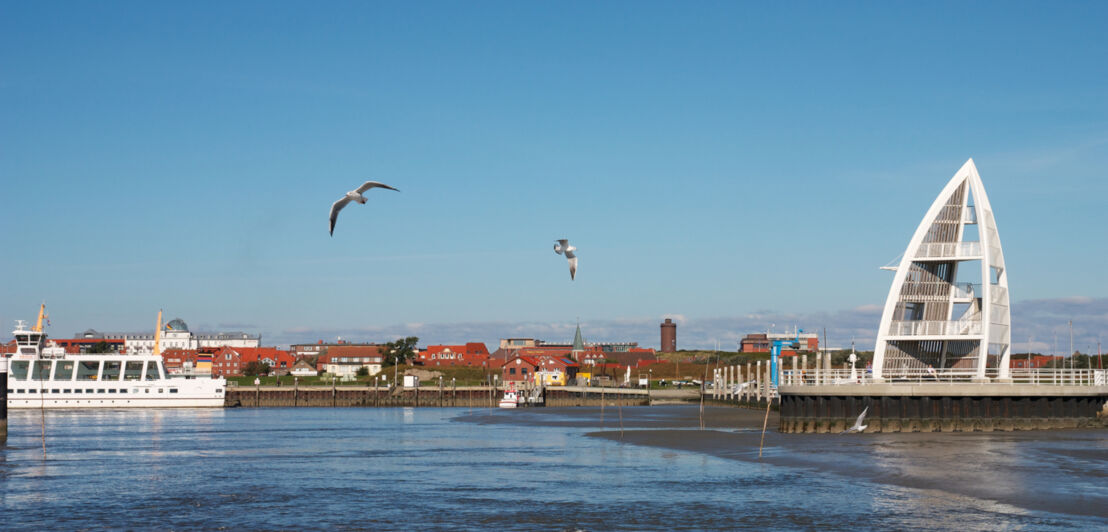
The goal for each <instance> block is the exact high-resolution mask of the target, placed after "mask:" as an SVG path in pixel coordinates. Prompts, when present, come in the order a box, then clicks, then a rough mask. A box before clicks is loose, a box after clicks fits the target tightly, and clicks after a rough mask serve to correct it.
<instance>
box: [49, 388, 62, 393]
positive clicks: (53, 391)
mask: <svg viewBox="0 0 1108 532" xmlns="http://www.w3.org/2000/svg"><path fill="white" fill-rule="evenodd" d="M50 393H62V391H61V390H59V389H57V388H54V389H53V390H50Z"/></svg>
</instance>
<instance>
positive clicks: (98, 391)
mask: <svg viewBox="0 0 1108 532" xmlns="http://www.w3.org/2000/svg"><path fill="white" fill-rule="evenodd" d="M96 393H104V389H103V388H100V389H99V390H96Z"/></svg>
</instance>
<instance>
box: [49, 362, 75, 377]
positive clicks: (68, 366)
mask: <svg viewBox="0 0 1108 532" xmlns="http://www.w3.org/2000/svg"><path fill="white" fill-rule="evenodd" d="M54 380H56V381H68V380H73V361H72V360H60V361H58V363H57V364H54Z"/></svg>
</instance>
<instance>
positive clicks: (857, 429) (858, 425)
mask: <svg viewBox="0 0 1108 532" xmlns="http://www.w3.org/2000/svg"><path fill="white" fill-rule="evenodd" d="M868 411H869V407H868V406H867V407H866V408H864V409H863V410H862V415H860V416H858V420H857V421H855V422H854V426H853V427H850V428H849V429H846V430H844V431H842V432H840V433H839V434H850V433H851V432H862V431H864V430H866V427H868V426H869V425H863V424H862V421H863V420H865V419H866V412H868Z"/></svg>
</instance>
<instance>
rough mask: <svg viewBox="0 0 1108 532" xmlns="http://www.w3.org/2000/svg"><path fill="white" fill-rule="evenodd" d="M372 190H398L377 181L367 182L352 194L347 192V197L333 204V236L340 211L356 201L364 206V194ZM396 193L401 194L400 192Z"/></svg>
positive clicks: (352, 191)
mask: <svg viewBox="0 0 1108 532" xmlns="http://www.w3.org/2000/svg"><path fill="white" fill-rule="evenodd" d="M371 188H387V189H389V190H396V189H395V188H392V187H390V186H388V185H386V184H384V183H378V182H376V181H366V182H365V183H362V186H360V187H358V188H356V189H354V190H351V191H350V192H347V193H346V195H345V196H343V197H341V198H339V200H338V201H336V202H334V203H332V204H331V236H335V220H338V219H339V211H341V210H342V208H343V207H345V206H346V204H347V203H350V202H351V201H356V202H358V203H362V204H364V203H365V196H363V195H362V193H363V192H365V191H367V190H369V189H371ZM396 191H397V192H400V191H399V190H396Z"/></svg>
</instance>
